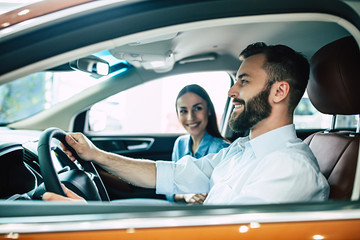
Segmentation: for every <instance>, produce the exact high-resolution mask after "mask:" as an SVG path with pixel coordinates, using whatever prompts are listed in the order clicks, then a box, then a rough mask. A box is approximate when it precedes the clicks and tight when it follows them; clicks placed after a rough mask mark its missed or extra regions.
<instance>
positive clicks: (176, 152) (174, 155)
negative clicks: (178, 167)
mask: <svg viewBox="0 0 360 240" xmlns="http://www.w3.org/2000/svg"><path fill="white" fill-rule="evenodd" d="M179 140H180V137H178V138H177V139H176V140H175V143H174V148H173V151H172V154H171V161H173V162H177V161H178V160H179Z"/></svg>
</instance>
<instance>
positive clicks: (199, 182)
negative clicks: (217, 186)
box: [156, 151, 225, 194]
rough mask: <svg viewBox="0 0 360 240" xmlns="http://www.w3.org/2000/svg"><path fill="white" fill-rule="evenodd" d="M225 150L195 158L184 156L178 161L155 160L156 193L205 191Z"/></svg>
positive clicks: (208, 187) (208, 188) (207, 189)
mask: <svg viewBox="0 0 360 240" xmlns="http://www.w3.org/2000/svg"><path fill="white" fill-rule="evenodd" d="M224 154H225V151H220V152H219V153H217V154H208V155H207V156H205V157H202V158H199V159H196V158H193V157H191V156H184V157H183V158H181V159H180V160H179V161H178V162H176V163H174V162H169V161H157V162H156V193H158V194H175V193H177V194H180V193H207V192H208V191H209V190H210V178H211V174H212V172H213V170H214V167H215V165H216V164H217V163H218V162H219V161H220V160H221V159H222V158H223V156H224Z"/></svg>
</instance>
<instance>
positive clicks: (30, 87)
mask: <svg viewBox="0 0 360 240" xmlns="http://www.w3.org/2000/svg"><path fill="white" fill-rule="evenodd" d="M102 80H105V78H101V79H95V78H93V77H91V76H90V75H89V74H86V73H83V72H79V71H70V72H57V71H54V72H51V71H49V72H37V73H34V74H30V75H28V76H26V77H23V78H20V79H17V80H16V81H13V82H10V83H7V84H4V85H1V86H0V124H1V125H4V124H7V123H12V122H16V121H19V120H22V119H25V118H27V117H30V116H32V115H34V114H36V113H39V112H41V111H43V110H45V109H48V108H50V107H52V106H54V105H55V104H57V103H59V102H62V101H64V100H66V99H68V98H70V97H72V96H74V95H75V94H76V93H79V92H81V91H83V90H84V89H86V88H88V87H90V86H92V85H94V84H96V83H99V82H100V81H102Z"/></svg>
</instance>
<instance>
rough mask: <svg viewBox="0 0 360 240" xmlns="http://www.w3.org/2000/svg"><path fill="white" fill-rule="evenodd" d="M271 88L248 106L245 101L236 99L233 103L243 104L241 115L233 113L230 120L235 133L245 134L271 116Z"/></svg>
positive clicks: (248, 103) (249, 102)
mask: <svg viewBox="0 0 360 240" xmlns="http://www.w3.org/2000/svg"><path fill="white" fill-rule="evenodd" d="M270 89H271V87H270V86H267V87H266V89H265V90H263V91H261V92H260V93H259V94H258V95H256V96H255V97H253V98H251V99H250V100H249V101H248V102H247V104H246V103H245V101H244V100H242V99H238V98H235V99H234V100H233V102H238V103H241V104H243V108H244V109H243V111H242V112H241V113H240V114H236V112H233V113H232V114H231V118H230V120H229V126H230V128H231V129H232V130H233V131H234V132H243V131H246V130H248V129H251V128H252V127H254V126H255V125H256V124H257V123H259V122H260V121H261V120H263V119H265V118H267V117H269V116H270V113H271V109H272V108H271V105H270V103H269V94H270Z"/></svg>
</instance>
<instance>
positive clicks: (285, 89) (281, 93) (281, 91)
mask: <svg viewBox="0 0 360 240" xmlns="http://www.w3.org/2000/svg"><path fill="white" fill-rule="evenodd" d="M273 87H274V88H275V94H274V97H273V101H274V102H275V103H279V102H281V101H283V100H284V99H285V98H287V96H289V92H290V84H289V83H288V82H287V81H280V82H275V83H274V85H273Z"/></svg>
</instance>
